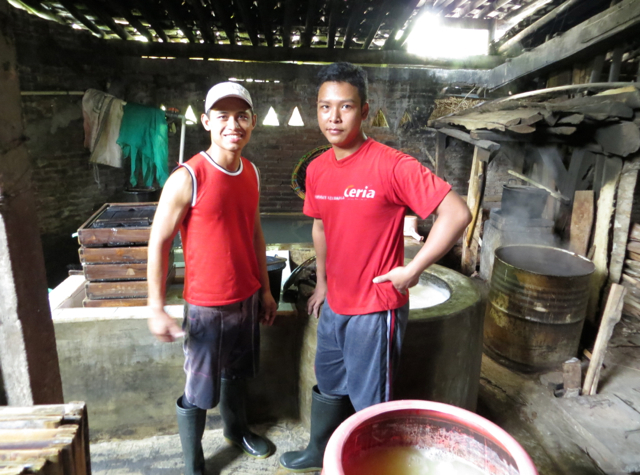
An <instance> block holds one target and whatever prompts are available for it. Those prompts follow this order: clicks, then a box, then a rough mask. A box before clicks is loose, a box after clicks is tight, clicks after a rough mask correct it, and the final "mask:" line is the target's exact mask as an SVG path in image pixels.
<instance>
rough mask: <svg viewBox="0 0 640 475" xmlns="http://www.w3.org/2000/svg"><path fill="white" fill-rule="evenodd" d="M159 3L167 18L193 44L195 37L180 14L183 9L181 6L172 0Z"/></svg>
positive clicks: (161, 0)
mask: <svg viewBox="0 0 640 475" xmlns="http://www.w3.org/2000/svg"><path fill="white" fill-rule="evenodd" d="M160 3H162V6H164V8H165V9H166V10H167V13H168V14H169V17H170V18H172V19H173V21H174V22H175V24H176V25H177V26H178V28H180V31H182V33H183V34H184V36H186V37H187V39H188V40H189V41H190V42H191V43H195V42H196V37H195V36H194V35H193V30H192V29H191V27H190V26H189V25H188V24H187V20H186V19H185V18H184V14H183V13H182V8H183V7H182V6H181V5H177V4H176V3H174V2H173V1H172V0H160Z"/></svg>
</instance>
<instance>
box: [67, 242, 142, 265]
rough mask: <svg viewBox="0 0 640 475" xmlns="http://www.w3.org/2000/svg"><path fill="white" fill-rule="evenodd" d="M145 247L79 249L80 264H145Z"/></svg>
mask: <svg viewBox="0 0 640 475" xmlns="http://www.w3.org/2000/svg"><path fill="white" fill-rule="evenodd" d="M147 249H148V248H147V247H146V246H138V247H96V248H92V247H81V248H80V251H79V253H80V262H81V263H82V264H124V263H131V264H133V263H139V264H146V262H147Z"/></svg>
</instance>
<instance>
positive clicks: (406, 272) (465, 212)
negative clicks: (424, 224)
mask: <svg viewBox="0 0 640 475" xmlns="http://www.w3.org/2000/svg"><path fill="white" fill-rule="evenodd" d="M435 214H436V216H437V219H436V221H435V223H434V224H433V227H432V228H431V231H430V232H429V236H428V237H427V240H426V242H425V243H424V245H423V246H422V249H420V251H419V252H418V254H416V256H415V257H414V258H413V260H412V261H411V262H410V263H409V264H407V265H406V266H401V267H396V268H395V269H392V270H391V271H389V272H387V273H386V274H384V275H381V276H378V277H376V278H375V279H373V282H374V283H376V284H379V283H381V282H388V281H391V282H392V283H393V286H394V287H395V288H396V290H397V291H398V292H400V293H403V294H404V293H406V292H407V290H408V289H409V288H411V287H413V286H414V285H416V284H417V283H418V280H419V279H420V274H422V272H423V271H424V270H425V269H426V268H427V267H429V266H430V265H431V264H433V263H434V262H436V261H437V260H438V259H440V258H441V257H442V256H444V255H445V254H446V253H447V252H449V249H451V248H452V247H453V245H454V244H455V243H456V241H457V240H458V239H460V236H462V233H463V232H464V229H465V228H466V227H467V225H468V224H469V223H470V222H471V213H470V212H469V208H468V207H467V204H466V203H465V202H464V201H463V199H462V198H461V197H460V195H458V194H457V193H456V192H455V191H453V190H452V191H450V192H449V193H448V194H447V196H445V197H444V199H443V200H442V202H441V203H440V205H439V206H438V207H437V208H436V210H435Z"/></svg>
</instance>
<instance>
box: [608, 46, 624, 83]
mask: <svg viewBox="0 0 640 475" xmlns="http://www.w3.org/2000/svg"><path fill="white" fill-rule="evenodd" d="M623 54H624V47H623V46H618V47H617V48H615V49H614V50H613V52H612V53H611V68H609V82H616V81H617V80H618V79H619V78H620V67H621V66H622V55H623Z"/></svg>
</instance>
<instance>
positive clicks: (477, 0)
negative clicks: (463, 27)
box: [458, 0, 487, 18]
mask: <svg viewBox="0 0 640 475" xmlns="http://www.w3.org/2000/svg"><path fill="white" fill-rule="evenodd" d="M486 1H487V0H472V1H470V2H469V3H467V4H466V5H465V6H464V7H463V8H462V10H461V11H460V13H459V15H458V16H459V18H464V17H465V16H467V15H468V14H469V13H470V12H472V11H473V10H475V9H476V8H480V7H481V6H482V5H484V4H485V3H486Z"/></svg>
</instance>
